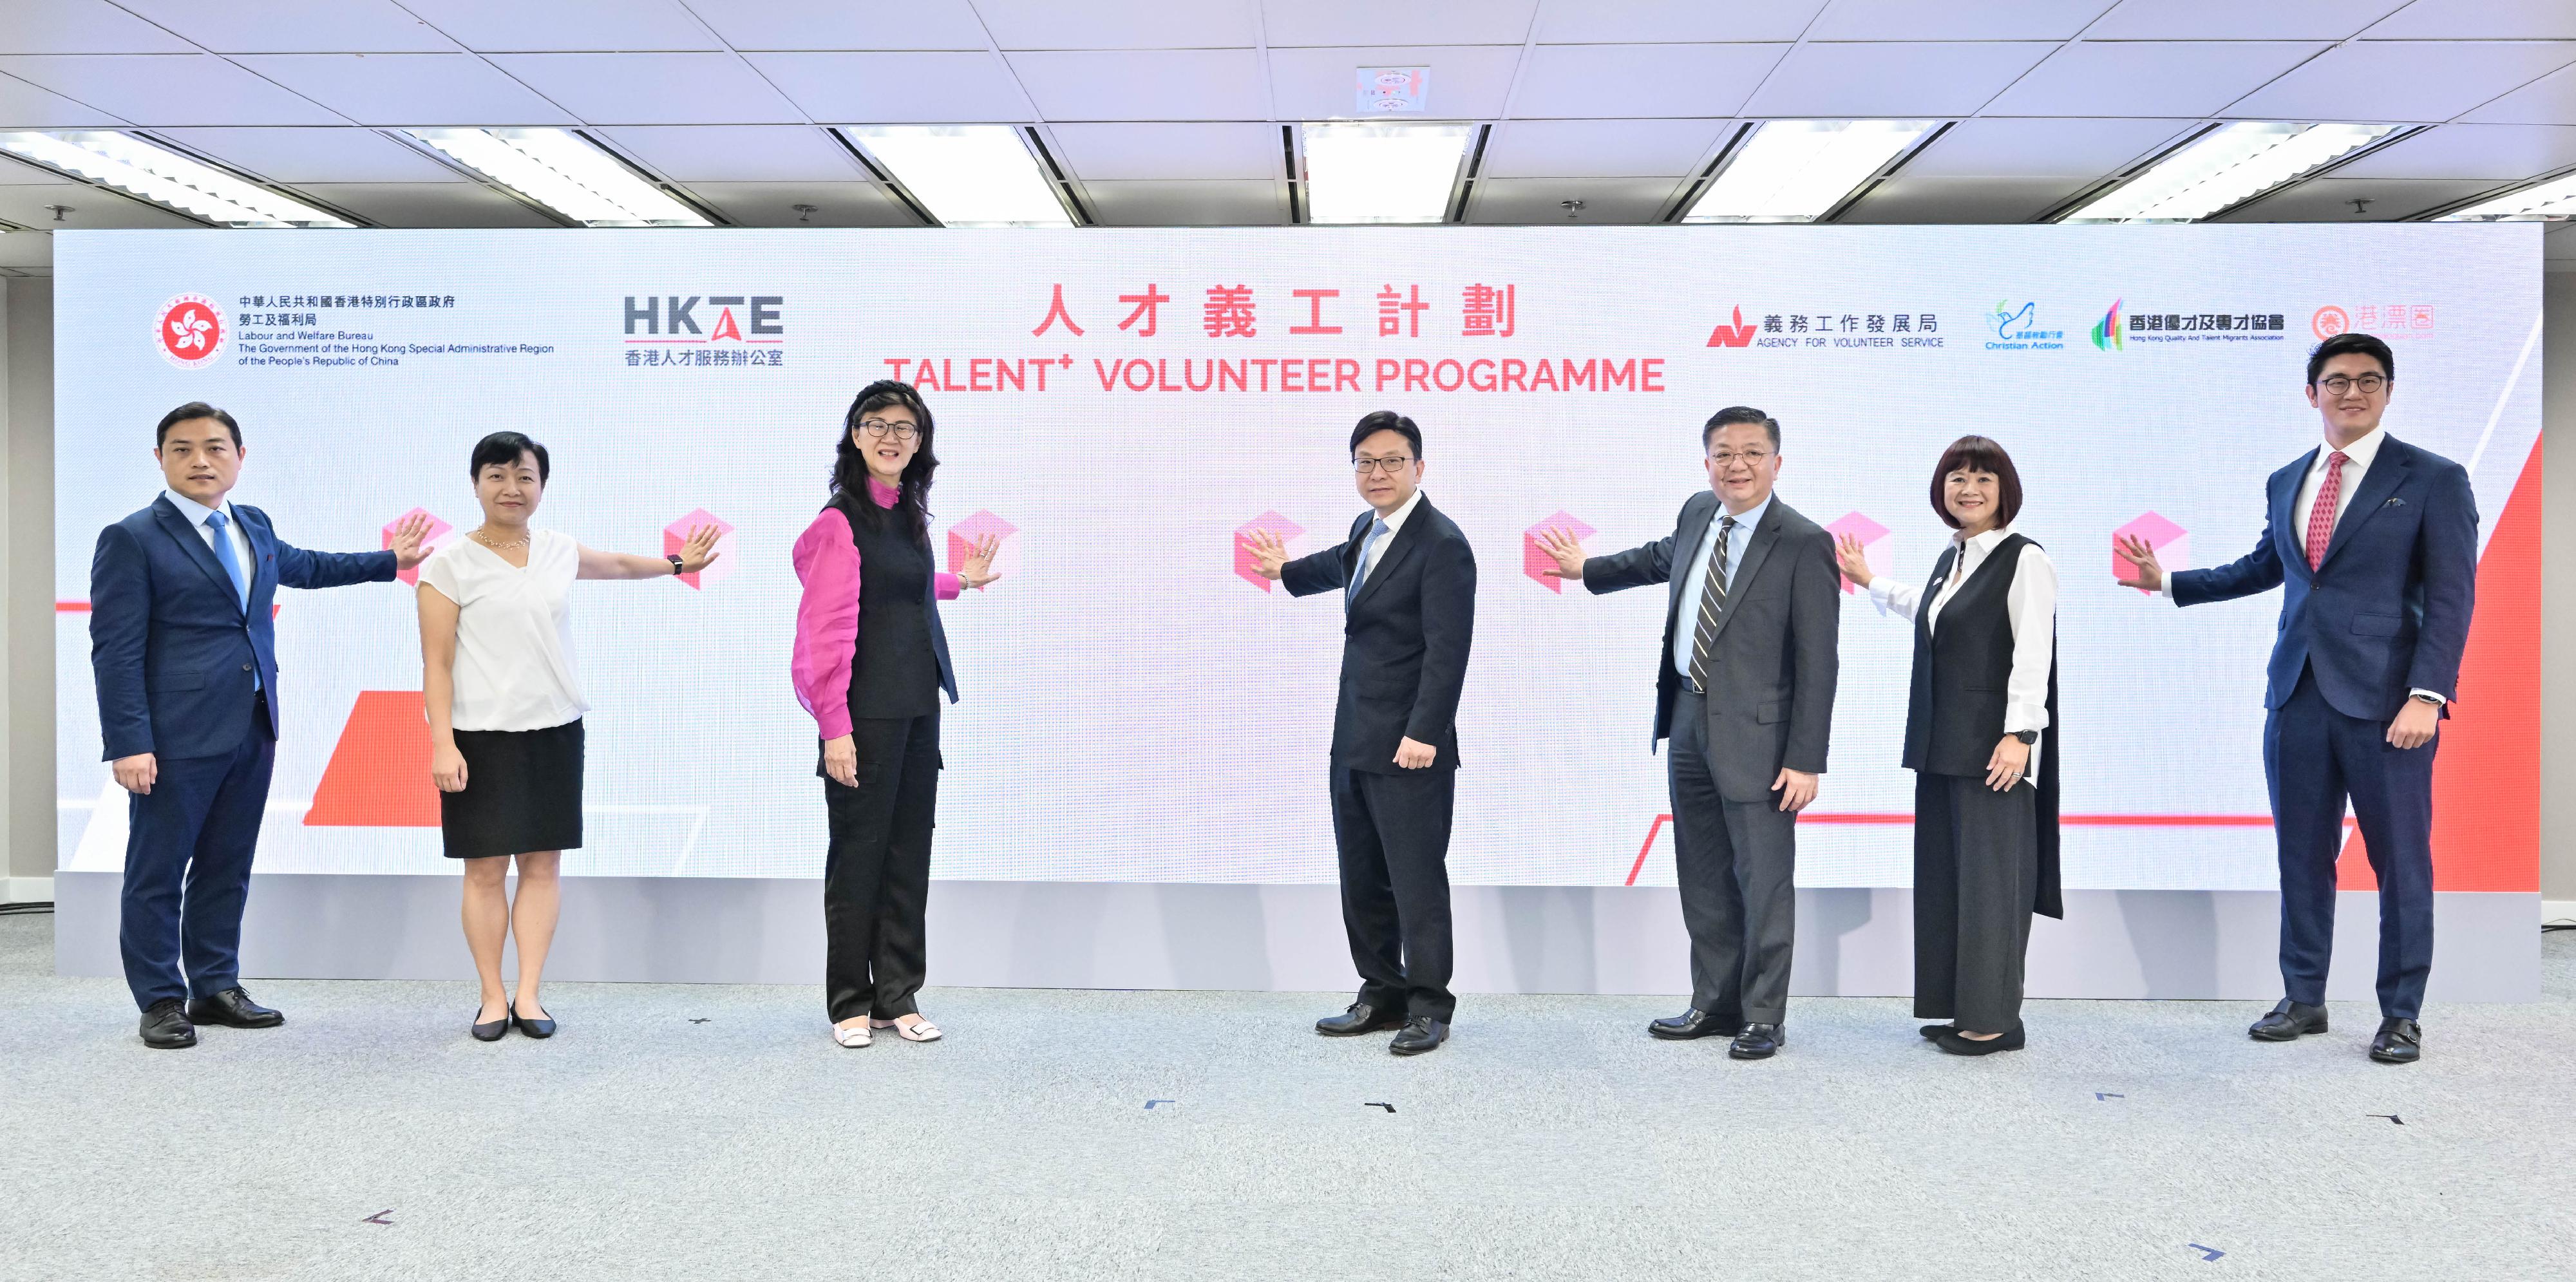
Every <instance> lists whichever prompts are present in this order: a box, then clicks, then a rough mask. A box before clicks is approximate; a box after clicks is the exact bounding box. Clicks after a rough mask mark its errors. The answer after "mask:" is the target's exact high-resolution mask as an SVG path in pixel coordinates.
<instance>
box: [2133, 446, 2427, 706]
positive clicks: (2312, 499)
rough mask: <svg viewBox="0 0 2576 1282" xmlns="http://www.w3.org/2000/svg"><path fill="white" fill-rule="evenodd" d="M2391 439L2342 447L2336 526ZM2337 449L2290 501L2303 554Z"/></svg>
mask: <svg viewBox="0 0 2576 1282" xmlns="http://www.w3.org/2000/svg"><path fill="white" fill-rule="evenodd" d="M2387 443H2388V432H2387V430H2386V429H2384V428H2377V427H2374V428H2372V429H2370V430H2369V431H2368V432H2365V433H2363V434H2362V437H2361V439H2360V440H2357V441H2354V442H2353V443H2352V444H2350V445H2346V446H2343V447H2342V449H2343V482H2342V488H2341V489H2339V490H2336V491H2335V510H2334V524H2335V526H2341V525H2342V524H2343V514H2344V513H2346V512H2348V511H2350V510H2352V496H2353V495H2354V494H2356V493H2358V492H2360V490H2361V478H2362V477H2364V476H2367V475H2369V474H2370V464H2371V461H2372V460H2373V459H2376V458H2378V457H2379V447H2380V446H2382V445H2385V444H2387ZM2335 449H2336V446H2335V443H2334V442H2332V441H2327V442H2326V443H2325V444H2324V445H2323V446H2322V447H2320V448H2319V449H2318V450H2317V457H2316V459H2315V460H2314V461H2312V462H2310V463H2309V464H2308V474H2307V475H2306V476H2304V477H2301V478H2300V479H2299V493H2298V497H2297V498H2296V499H2294V500H2292V501H2291V504H2290V520H2291V522H2292V523H2293V526H2294V532H2295V533H2296V534H2297V536H2298V539H2297V542H2298V546H2299V553H2300V555H2302V556H2304V555H2306V554H2307V548H2308V512H2309V509H2311V508H2314V507H2315V506H2316V505H2317V491H2319V490H2321V489H2324V488H2325V484H2326V468H2327V466H2328V465H2329V464H2330V463H2332V461H2333V459H2334V454H2335ZM2326 537H2327V538H2328V539H2329V540H2331V539H2332V538H2333V537H2334V536H2333V534H2332V533H2331V527H2330V531H2329V533H2328V534H2327V536H2326ZM2173 592H2174V581H2173V571H2171V570H2167V571H2165V584H2164V587H2163V588H2161V589H2159V591H2158V595H2160V596H2162V597H2164V599H2166V600H2168V601H2171V600H2173ZM2410 693H2413V694H2420V695H2423V696H2424V697H2426V698H2428V699H2431V700H2433V701H2434V702H2435V703H2446V702H2449V701H2448V700H2446V699H2444V698H2443V697H2442V696H2441V694H2440V693H2438V692H2436V691H2432V690H2415V691H2411V692H2410Z"/></svg>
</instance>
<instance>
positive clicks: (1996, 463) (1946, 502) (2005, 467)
mask: <svg viewBox="0 0 2576 1282" xmlns="http://www.w3.org/2000/svg"><path fill="white" fill-rule="evenodd" d="M1952 472H1992V473H1994V474H1995V490H1996V494H1995V500H1996V501H1995V528H1997V529H2001V528H2003V527H2004V526H2007V525H2010V524H2012V523H2013V518H2014V517H2017V516H2020V515H2021V473H2020V472H2018V471H2016V470H2014V468H2013V461H2012V455H2010V454H2006V453H2004V447H2002V446H2000V445H1997V444H1995V443H1994V442H1993V441H1991V440H1989V439H1987V438H1985V437H1982V436H1962V437H1960V438H1959V439H1957V440H1955V441H1952V442H1950V448H1948V449H1946V450H1943V451H1941V461H1940V462H1938V463H1935V464H1933V465H1932V515H1934V516H1937V517H1940V518H1941V523H1942V524H1943V525H1947V526H1949V527H1950V528H1951V529H1954V530H1955V529H1958V528H1959V518H1957V517H1955V516H1952V515H1950V496H1949V487H1950V474H1951V473H1952Z"/></svg>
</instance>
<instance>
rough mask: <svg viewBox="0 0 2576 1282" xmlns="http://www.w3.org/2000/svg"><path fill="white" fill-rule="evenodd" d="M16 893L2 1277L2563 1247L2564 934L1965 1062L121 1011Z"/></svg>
mask: <svg viewBox="0 0 2576 1282" xmlns="http://www.w3.org/2000/svg"><path fill="white" fill-rule="evenodd" d="M51 931H52V920H51V919H50V918H46V917H33V918H28V917H13V918H0V1064H5V1066H6V1075H5V1081H0V1208H5V1210H6V1212H7V1216H6V1226H5V1229H0V1276H5V1277H9V1278H48V1279H51V1278H84V1279H85V1278H170V1279H192V1280H193V1279H234V1278H335V1279H336V1278H508V1279H531V1278H542V1279H549V1280H551V1279H569V1278H621V1279H622V1278H808V1277H811V1278H854V1277H864V1276H870V1275H882V1276H886V1277H894V1278H904V1279H915V1278H922V1279H947V1278H976V1279H982V1278H994V1279H1003V1278H1007V1279H1015V1280H1018V1279H1059V1278H1061V1279H1094V1278H1155V1279H1162V1278H1191V1279H1195V1278H1211V1279H1233V1278H1247V1279H1299V1280H1301V1282H1302V1280H1304V1279H1375V1278H1404V1279H1421V1278H1429V1277H1437V1278H1441V1279H1479V1278H1549V1279H1574V1278H1584V1279H1588V1278H1616V1279H1644V1278H1692V1279H1699V1278H1739V1277H1740V1278H1746V1279H1774V1278H1836V1279H1875V1278H1944V1279H1950V1278H1960V1277H1972V1278H1982V1277H1998V1278H2049V1279H2058V1278H2181V1279H2213V1280H2214V1279H2224V1278H2336V1279H2344V1278H2353V1279H2360V1278H2380V1277H2434V1278H2441V1279H2445V1280H2446V1282H2448V1280H2455V1279H2472V1278H2476V1279H2484V1278H2534V1279H2538V1278H2564V1277H2568V1276H2571V1274H2576V1259H2571V1247H2576V1231H2571V1225H2576V1172H2572V1171H2571V1165H2570V1163H2571V1149H2576V938H2571V937H2570V936H2567V935H2558V936H2553V937H2551V939H2550V940H2549V941H2548V942H2547V944H2546V945H2545V948H2544V953H2545V960H2544V961H2543V966H2544V968H2545V970H2546V976H2545V980H2544V983H2545V992H2546V997H2545V1000H2543V1001H2542V1002H2539V1003H2535V1004H2532V1005H2526V1006H2501V1005H2493V1006H2459V1007H2451V1008H2444V1009H2438V1010H2435V1011H2432V1012H2430V1015H2431V1019H2430V1020H2429V1021H2428V1024H2427V1031H2426V1039H2427V1058H2426V1059H2425V1061H2424V1062H2423V1063H2422V1064H2419V1065H2415V1066H2413V1067H2409V1068H2392V1067H2386V1066H2382V1065H2376V1064H2372V1063H2369V1062H2368V1061H2367V1060H2365V1059H2364V1058H2363V1055H2362V1051H2363V1048H2364V1046H2365V1045H2366V1042H2367V1039H2368V1035H2369V1032H2370V1030H2371V1029H2372V1027H2373V1026H2374V1025H2375V1023H2376V1018H2375V1012H2374V1011H2372V1010H2370V1009H2368V1008H2367V1007H2366V1006H2361V1005H2338V1006H2336V1007H2335V1008H2334V1012H2333V1015H2334V1019H2335V1022H2336V1028H2335V1031H2334V1032H2333V1033H2331V1034H2329V1035H2326V1036H2323V1037H2316V1038H2310V1039H2308V1040H2305V1041H2302V1042H2300V1043H2297V1044H2294V1045H2288V1046H2275V1045H2262V1044H2257V1043H2254V1042H2252V1041H2250V1040H2248V1039H2247V1038H2246V1037H2245V1036H2244V1033H2243V1031H2242V1030H2243V1026H2244V1025H2245V1024H2246V1022H2248V1021H2249V1020H2251V1019H2252V1018H2253V1017H2254V1016H2255V1015H2256V1014H2257V1013H2259V1011H2260V1009H2261V1008H2260V1007H2259V1006H2256V1005H2253V1004H2249V1003H2222V1002H2036V1003H2033V1004H2032V1006H2031V1009H2030V1011H2029V1014H2028V1023H2029V1026H2030V1028H2031V1038H2032V1045H2031V1049H2029V1050H2027V1051H2023V1052H2020V1053H2018V1054H2009V1055H1999V1056H1993V1057H1989V1058H1986V1059H1981V1060H1958V1059H1952V1058H1950V1057H1947V1056H1944V1055H1941V1054H1940V1053H1939V1052H1937V1051H1935V1050H1933V1049H1932V1048H1931V1047H1930V1046H1928V1045H1926V1044H1925V1043H1923V1042H1922V1041H1921V1040H1920V1039H1919V1038H1917V1037H1916V1036H1915V1034H1914V1031H1913V1021H1911V1020H1910V1019H1908V1018H1907V1014H1906V1006H1905V1004H1904V1003H1903V1002H1901V1001H1892V1000H1861V999H1835V1000H1821V999H1819V1000H1805V1001H1800V1002H1797V1003H1796V1004H1795V1006H1794V1008H1793V1011H1792V1015H1791V1021H1792V1022H1791V1024H1790V1035H1791V1038H1792V1041H1791V1043H1790V1045H1789V1048H1788V1050H1787V1051H1786V1052H1785V1053H1784V1054H1783V1055H1782V1056H1781V1057H1780V1058H1778V1059H1776V1060H1773V1061H1770V1062H1767V1063H1759V1064H1739V1063H1734V1062H1731V1061H1729V1060H1728V1059H1727V1058H1726V1055H1725V1050H1724V1046H1723V1044H1722V1043H1720V1042H1717V1041H1714V1040H1712V1041H1708V1042H1700V1043H1689V1044H1680V1045H1672V1044H1665V1043H1659V1042H1654V1041H1651V1040H1649V1039H1648V1038H1646V1037H1645V1035H1644V1033H1643V1025H1644V1023H1645V1021H1646V1020H1648V1019H1649V1018H1651V1017H1653V1016H1656V1015H1661V1014H1669V1013H1671V1012H1670V1011H1668V1010H1666V1009H1665V1007H1667V1006H1669V1005H1671V1004H1672V1003H1670V1002H1664V1001H1655V1000H1641V999H1633V998H1589V997H1476V996H1471V997H1469V998H1467V999H1466V1000H1465V1002H1464V1004H1463V1007H1462V1010H1461V1022H1460V1023H1459V1025H1458V1027H1457V1030H1456V1035H1455V1038H1454V1040H1453V1041H1452V1042H1451V1043H1450V1045H1448V1046H1447V1047H1445V1048H1443V1049H1441V1050H1440V1051H1438V1052H1437V1053H1435V1054H1432V1055H1429V1056H1425V1057H1422V1058H1419V1059H1413V1060H1398V1059H1395V1058H1393V1057H1391V1056H1389V1055H1388V1054H1386V1051H1385V1046H1386V1041H1385V1039H1384V1038H1383V1037H1370V1038H1365V1039H1355V1040H1326V1039H1323V1038H1319V1037H1316V1036H1314V1035H1313V1034H1312V1033H1311V1032H1309V1031H1307V1027H1306V1025H1307V1022H1308V1021H1309V1020H1311V1019H1313V1018H1314V1017H1315V1016H1316V1015H1318V1014H1322V1013H1326V1012H1327V1011H1328V1010H1330V1009H1331V1008H1334V1007H1336V1006H1338V1004H1339V1003H1340V1002H1341V1001H1342V1000H1344V999H1343V998H1341V997H1339V996H1337V995H1325V994H1274V993H1214V992H1193V993H1175V992H1090V991H1071V992H1060V991H1031V990H991V989H983V990H977V989H937V988H934V989H932V990H930V991H929V992H928V993H926V994H925V1007H926V1009H927V1010H928V1011H929V1012H930V1013H931V1015H932V1016H933V1017H934V1018H936V1019H937V1020H938V1021H939V1022H940V1023H941V1024H942V1025H943V1026H944V1027H945V1028H946V1029H947V1030H948V1033H949V1037H948V1040H946V1041H945V1042H941V1043H937V1044H932V1045H910V1044H904V1043H898V1042H893V1041H891V1039H881V1040H880V1041H879V1043H878V1044H877V1045H876V1046H874V1047H872V1048H869V1049H867V1050H861V1051H845V1050H841V1049H839V1048H837V1047H835V1046H833V1045H832V1044H831V1042H830V1041H829V1040H828V1038H827V1036H826V1031H825V1024H824V1021H823V1018H822V1014H821V1000H820V997H819V993H818V991H817V990H815V989H811V988H774V987H718V986H648V985H614V984H596V985H571V984H567V985H562V986H560V987H558V988H555V989H553V990H552V992H551V995H550V998H549V1003H548V1004H549V1005H550V1006H551V1007H552V1009H553V1011H554V1013H555V1015H556V1016H557V1018H559V1019H560V1020H562V1021H563V1025H564V1031H563V1033H562V1034H561V1035H560V1036H558V1037H556V1038H555V1039H553V1040H552V1041H550V1042H535V1041H530V1040H527V1039H524V1038H520V1037H516V1036H513V1037H512V1038H510V1039H508V1040H506V1041H503V1042H501V1043H498V1044H496V1045H482V1044H477V1043H475V1042H472V1041H470V1040H468V1039H467V1037H466V1036H465V1028H464V1026H465V1024H466V1023H467V1022H468V1020H469V1018H470V1016H471V1014H472V1006H473V995H472V994H471V992H470V991H468V990H466V989H465V988H462V987H460V986H457V985H453V984H426V983H353V982H282V981H281V982H271V983H265V984H257V985H254V986H253V991H254V992H255V993H256V994H257V995H258V996H259V997H260V998H261V999H262V1000H264V1001H267V1002H269V1003H271V1004H273V1005H276V1006H278V1007H280V1008H282V1009H284V1010H286V1011H287V1012H288V1014H289V1019H290V1022H289V1023H288V1024H287V1025H286V1026H285V1027H284V1028H282V1029H278V1030H274V1031H265V1032H241V1031H234V1030H229V1029H221V1028H217V1029H208V1030H205V1032H204V1033H203V1039H204V1040H203V1044H202V1045H200V1046H199V1047H197V1048H196V1049H194V1050H191V1051H184V1052H156V1051H148V1050H145V1049H144V1048H143V1047H142V1046H141V1044H140V1043H139V1042H137V1041H136V1040H135V1037H134V1013H133V1009H132V1006H131V1004H130V1003H129V1001H128V1000H127V998H126V995H125V991H124V988H123V986H122V984H120V983H118V982H117V981H114V980H88V979H81V980H74V979H59V978H55V977H54V976H53V975H52V974H51V970H52V965H51V949H52V936H51ZM1153 1101H1160V1102H1154V1103H1152V1106H1151V1107H1148V1104H1149V1102H1153ZM1377 1105H1391V1106H1392V1107H1391V1108H1382V1107H1377ZM2390 1115H2394V1117H2395V1118H2396V1119H2402V1120H2392V1119H2391V1116H2390ZM2211 1252H2217V1253H2219V1254H2217V1255H2216V1256H2215V1258H2212V1257H2211V1255H2210V1253H2211Z"/></svg>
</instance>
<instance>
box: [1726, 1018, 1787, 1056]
mask: <svg viewBox="0 0 2576 1282" xmlns="http://www.w3.org/2000/svg"><path fill="white" fill-rule="evenodd" d="M1788 1044H1789V1030H1787V1029H1785V1028H1782V1027H1781V1026H1779V1025H1778V1024H1747V1025H1745V1026H1744V1031H1743V1032H1741V1033H1738V1034H1736V1037H1735V1041H1734V1042H1733V1043H1732V1044H1730V1045H1729V1046H1728V1047H1727V1048H1726V1054H1727V1057H1728V1058H1729V1059H1769V1058H1771V1057H1772V1056H1774V1055H1777V1054H1779V1053H1780V1048H1781V1047H1783V1046H1786V1045H1788Z"/></svg>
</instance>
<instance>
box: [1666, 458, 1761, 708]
mask: <svg viewBox="0 0 2576 1282" xmlns="http://www.w3.org/2000/svg"><path fill="white" fill-rule="evenodd" d="M1770 510H1771V496H1769V495H1765V496H1763V499H1762V501H1761V502H1759V503H1756V504H1754V505H1753V506H1751V507H1749V508H1746V509H1744V510H1743V511H1741V512H1729V511H1727V510H1726V504H1725V503H1724V502H1723V501H1720V502H1719V503H1718V505H1717V511H1716V512H1715V513H1713V514H1711V515H1710V516H1709V518H1708V532H1707V533H1706V534H1703V535H1701V536H1700V540H1699V546H1698V547H1697V548H1695V549H1693V550H1692V551H1691V557H1690V567H1689V569H1688V570H1687V571H1686V572H1685V574H1684V577H1683V579H1682V599H1681V604H1680V607H1679V609H1678V610H1677V612H1676V613H1675V614H1674V615H1673V671H1675V672H1678V673H1680V674H1682V675H1683V676H1684V677H1688V676H1689V675H1690V665H1691V650H1692V648H1693V647H1695V646H1697V645H1698V644H1699V600H1700V597H1701V596H1703V595H1705V594H1706V593H1707V590H1708V558H1709V556H1710V555H1711V554H1712V553H1714V552H1716V551H1717V527H1718V526H1719V524H1720V523H1722V522H1724V521H1725V520H1726V518H1727V517H1729V516H1732V517H1734V518H1735V528H1734V529H1733V530H1731V531H1729V532H1728V534H1727V539H1726V594H1727V595H1728V596H1733V595H1735V593H1736V590H1737V589H1738V588H1739V587H1740V586H1742V585H1740V584H1738V583H1737V582H1736V579H1737V577H1738V576H1739V575H1740V574H1741V573H1742V572H1743V570H1744V549H1746V548H1748V547H1751V546H1752V545H1753V531H1754V529H1755V527H1757V526H1759V525H1761V524H1762V517H1763V514H1764V513H1767V512H1769V511H1770Z"/></svg>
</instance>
